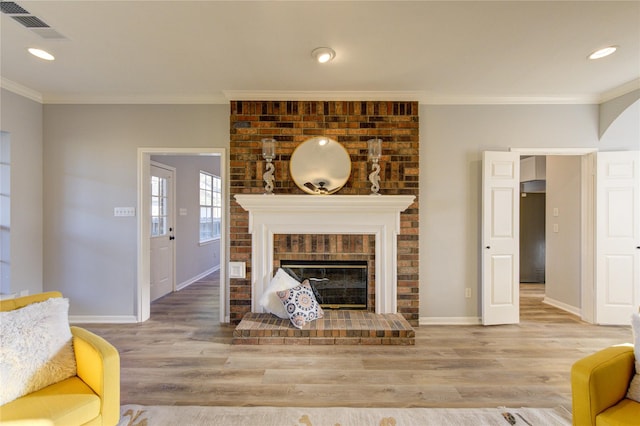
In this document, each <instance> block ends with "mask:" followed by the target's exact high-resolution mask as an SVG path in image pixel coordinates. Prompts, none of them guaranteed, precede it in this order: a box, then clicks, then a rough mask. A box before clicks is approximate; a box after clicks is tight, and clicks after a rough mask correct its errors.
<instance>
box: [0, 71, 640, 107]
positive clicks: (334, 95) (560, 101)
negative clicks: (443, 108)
mask: <svg viewBox="0 0 640 426" xmlns="http://www.w3.org/2000/svg"><path fill="white" fill-rule="evenodd" d="M0 87H2V88H3V89H6V90H8V91H10V92H13V93H16V94H18V95H20V96H23V97H25V98H28V99H31V100H33V101H35V102H39V103H41V104H80V105H82V104H107V105H108V104H111V105H120V104H121V105H129V104H133V105H135V104H150V105H154V104H155V105H167V104H169V105H220V104H222V105H225V104H228V103H229V102H230V101H282V100H292V101H395V102H418V103H419V104H421V105H571V104H600V103H603V102H607V101H609V100H611V99H615V98H617V97H619V96H623V95H625V94H627V93H630V92H633V91H634V90H638V89H640V79H636V80H633V81H630V82H629V83H626V84H623V85H622V86H619V87H616V88H615V89H612V90H610V91H608V92H606V93H603V94H601V95H599V96H443V95H431V94H429V93H427V92H424V91H334V92H331V91H329V92H327V91H324V92H323V91H290V90H224V91H222V94H220V95H201V96H171V95H158V96H155V95H141V96H138V95H119V96H108V95H91V96H86V95H60V96H56V95H52V96H44V95H43V94H42V93H40V92H38V91H36V90H33V89H31V88H28V87H26V86H23V85H21V84H19V83H16V82H14V81H11V80H8V79H6V78H4V77H0Z"/></svg>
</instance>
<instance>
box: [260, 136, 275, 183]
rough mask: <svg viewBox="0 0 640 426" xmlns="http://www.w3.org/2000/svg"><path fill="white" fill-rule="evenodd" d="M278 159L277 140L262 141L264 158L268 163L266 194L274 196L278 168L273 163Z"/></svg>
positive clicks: (265, 181)
mask: <svg viewBox="0 0 640 426" xmlns="http://www.w3.org/2000/svg"><path fill="white" fill-rule="evenodd" d="M275 157H276V140H275V139H271V138H264V139H262V158H264V159H265V160H266V161H267V171H265V172H264V174H263V175H262V178H263V179H264V193H265V194H273V172H274V171H275V170H276V167H275V166H274V165H273V163H272V161H273V159H274V158H275Z"/></svg>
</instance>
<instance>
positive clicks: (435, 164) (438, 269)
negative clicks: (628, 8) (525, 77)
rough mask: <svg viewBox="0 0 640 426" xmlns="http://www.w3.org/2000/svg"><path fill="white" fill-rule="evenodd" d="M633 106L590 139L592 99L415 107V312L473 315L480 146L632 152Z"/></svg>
mask: <svg viewBox="0 0 640 426" xmlns="http://www.w3.org/2000/svg"><path fill="white" fill-rule="evenodd" d="M639 111H640V102H636V103H635V104H634V105H633V106H631V107H630V108H629V109H628V110H626V111H625V112H624V113H623V114H622V115H621V116H620V117H619V118H618V120H617V121H616V122H615V123H614V124H613V125H612V126H611V128H610V129H609V130H608V131H607V133H605V135H604V136H603V138H602V140H598V106H597V105H495V106H491V105H477V106H430V105H423V106H421V107H420V317H421V318H426V317H429V318H431V319H436V320H437V319H438V318H447V319H448V320H453V321H454V322H455V321H457V320H460V321H464V320H465V319H467V320H468V319H471V318H477V317H478V316H479V312H480V309H479V300H480V266H481V265H480V262H479V253H480V250H479V247H480V243H481V241H480V238H481V228H480V219H481V208H480V207H481V197H480V194H481V191H480V190H481V181H482V178H481V176H482V175H481V158H482V157H481V155H482V151H485V150H495V151H505V150H507V149H508V148H510V147H514V148H516V147H519V148H536V147H539V148H582V147H592V148H598V149H599V150H601V151H611V150H624V149H635V150H638V149H640V124H639V123H640V121H639V120H638V118H639V117H640V115H639ZM465 287H471V288H472V297H471V298H470V299H466V298H465V297H464V290H465Z"/></svg>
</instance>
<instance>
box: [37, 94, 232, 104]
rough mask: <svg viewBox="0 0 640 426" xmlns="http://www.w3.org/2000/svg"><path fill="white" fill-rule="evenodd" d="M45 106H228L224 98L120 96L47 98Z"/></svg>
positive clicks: (208, 96) (203, 96) (207, 96)
mask: <svg viewBox="0 0 640 426" xmlns="http://www.w3.org/2000/svg"><path fill="white" fill-rule="evenodd" d="M44 103H45V104H60V105H69V104H78V105H96V104H97V105H219V104H228V103H229V101H228V100H227V99H226V98H225V97H224V96H216V95H202V96H171V95H158V96H155V95H118V96H101V95H95V96H83V95H80V96H64V95H62V96H47V97H46V98H45V99H44Z"/></svg>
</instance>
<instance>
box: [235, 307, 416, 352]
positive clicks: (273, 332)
mask: <svg viewBox="0 0 640 426" xmlns="http://www.w3.org/2000/svg"><path fill="white" fill-rule="evenodd" d="M233 344H235V345H261V344H271V345H274V344H275V345H278V344H279V345H414V344H415V331H414V330H413V328H412V327H411V325H410V324H409V322H408V321H407V320H406V319H404V317H403V316H402V315H401V314H374V313H372V312H366V311H349V310H325V316H324V318H321V319H318V320H316V321H312V322H311V323H309V324H307V325H305V326H304V327H303V328H302V329H297V328H295V327H294V326H293V325H291V321H289V320H288V319H286V320H284V319H280V318H278V317H276V316H275V315H271V314H267V313H255V312H249V313H247V314H246V315H245V316H244V318H243V319H242V321H240V324H238V326H237V327H236V329H235V330H234V332H233Z"/></svg>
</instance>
